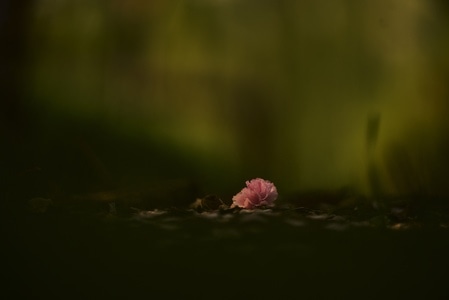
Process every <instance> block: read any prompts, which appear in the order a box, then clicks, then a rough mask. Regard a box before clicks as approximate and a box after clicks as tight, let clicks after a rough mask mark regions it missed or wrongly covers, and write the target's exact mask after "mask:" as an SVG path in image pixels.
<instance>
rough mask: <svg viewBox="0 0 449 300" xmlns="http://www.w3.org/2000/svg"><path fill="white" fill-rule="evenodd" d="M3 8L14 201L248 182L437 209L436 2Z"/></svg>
mask: <svg viewBox="0 0 449 300" xmlns="http://www.w3.org/2000/svg"><path fill="white" fill-rule="evenodd" d="M19 2H20V3H19ZM0 8H1V14H0V22H1V28H2V30H1V31H2V43H1V44H2V45H1V49H2V50H1V51H2V55H1V61H0V63H1V69H2V74H1V76H2V77H1V85H2V86H1V91H0V93H1V98H2V99H1V107H0V109H1V113H0V117H1V120H0V125H1V134H2V146H1V149H0V151H1V157H2V158H1V164H2V165H1V168H2V181H3V182H4V183H6V186H7V188H5V189H3V193H9V194H8V195H9V196H11V195H14V197H13V198H21V199H22V198H23V199H29V198H31V197H45V198H55V197H58V196H60V195H71V194H82V193H93V192H102V191H109V190H112V191H116V190H123V189H128V190H129V189H131V190H139V189H144V190H145V189H150V192H151V193H153V194H158V193H160V194H164V193H167V194H168V195H169V196H167V197H164V196H161V197H160V199H162V200H161V201H166V200H167V199H169V198H173V197H175V198H176V197H178V196H179V195H178V192H179V193H180V195H181V196H179V197H181V198H188V201H190V200H192V199H193V198H194V197H196V196H198V195H205V194H208V193H214V194H218V195H220V196H221V197H224V198H228V199H229V198H230V197H231V196H232V195H233V194H234V193H236V192H238V191H239V190H240V189H241V188H242V187H243V185H244V181H245V180H248V179H251V178H254V177H263V178H266V179H269V180H272V181H273V182H274V183H275V184H276V185H277V186H278V190H279V191H280V194H281V197H283V196H284V197H285V195H289V194H294V193H297V192H300V191H307V190H316V189H320V190H335V189H341V188H350V189H351V190H353V191H355V192H356V193H360V194H364V195H408V194H419V195H424V196H438V197H439V196H448V195H449V188H448V187H449V158H448V155H447V153H449V152H448V150H449V123H448V118H447V116H448V113H449V55H448V53H449V38H448V37H449V19H448V17H449V6H448V4H447V3H446V2H445V1H443V0H433V1H427V0H393V1H391V0H376V1H370V0H361V1H353V0H335V1H327V0H313V1H312V0H303V1H289V0H276V1H275V0H245V1H241V0H170V1H168V0H152V1H144V0H126V1H125V0H110V1H100V0H76V1H74V0H58V1H56V0H34V1H33V0H27V1H13V0H10V1H2V4H1V7H0ZM8 195H7V196H8ZM103 196H104V197H106V198H107V197H108V196H107V195H106V196H105V195H104V194H103ZM111 197H112V196H111ZM106 200H107V199H106ZM167 201H169V200H167ZM186 201H187V200H186Z"/></svg>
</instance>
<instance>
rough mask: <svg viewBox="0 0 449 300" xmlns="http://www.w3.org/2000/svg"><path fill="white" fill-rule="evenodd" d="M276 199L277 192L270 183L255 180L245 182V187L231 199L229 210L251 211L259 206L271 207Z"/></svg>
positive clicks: (258, 179)
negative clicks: (241, 209) (245, 209)
mask: <svg viewBox="0 0 449 300" xmlns="http://www.w3.org/2000/svg"><path fill="white" fill-rule="evenodd" d="M277 197H278V192H277V189H276V187H275V186H274V184H273V183H272V182H270V181H268V180H264V179H261V178H256V179H252V180H251V181H247V182H246V187H245V188H243V189H242V190H241V191H240V192H239V193H238V194H237V195H235V196H234V197H232V205H231V208H233V207H241V208H247V209H253V208H255V207H259V206H273V205H274V201H275V200H276V199H277Z"/></svg>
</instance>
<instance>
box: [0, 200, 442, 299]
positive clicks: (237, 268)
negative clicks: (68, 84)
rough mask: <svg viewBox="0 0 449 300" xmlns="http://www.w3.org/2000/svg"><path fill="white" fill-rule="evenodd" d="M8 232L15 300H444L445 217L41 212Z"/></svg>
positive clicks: (13, 222) (14, 222)
mask: <svg viewBox="0 0 449 300" xmlns="http://www.w3.org/2000/svg"><path fill="white" fill-rule="evenodd" d="M38 202H39V201H38ZM44 202H45V201H44ZM34 204H35V205H36V203H34ZM38 204H39V203H38ZM41 204H42V203H41ZM37 207H38V208H39V206H37ZM4 221H5V225H6V226H5V229H6V230H5V231H4V234H3V236H4V238H3V240H4V242H5V243H4V244H3V248H4V250H6V253H5V256H4V257H5V260H6V261H5V264H4V266H3V271H4V274H5V275H6V277H4V278H5V279H3V283H4V285H5V289H4V292H5V293H7V291H9V292H11V293H12V295H15V296H16V297H12V298H10V299H13V298H16V299H17V298H19V297H20V296H26V298H27V299H53V298H54V299H69V298H73V299H89V298H95V299H110V298H121V299H132V298H133V297H139V298H143V299H257V298H262V299H268V298H276V299H330V298H333V299H346V298H350V299H448V296H449V283H448V279H449V257H448V254H449V229H448V228H447V227H448V226H447V225H448V224H449V223H448V221H449V219H448V218H447V217H446V215H445V214H443V213H440V211H429V212H428V213H427V214H426V216H422V217H420V218H412V217H409V216H405V217H404V216H402V215H401V212H400V211H399V212H398V211H396V212H395V211H393V213H385V211H376V210H372V211H369V212H367V211H364V212H362V211H360V210H358V211H357V210H354V209H352V210H350V211H349V212H348V211H345V210H342V211H334V212H333V213H330V212H328V211H323V210H313V209H308V208H304V207H295V206H289V207H287V206H285V207H282V208H280V207H277V208H273V209H260V210H255V211H246V210H235V209H234V210H229V209H228V210H221V211H220V210H216V211H208V210H204V211H201V210H193V209H187V208H183V209H175V208H171V209H159V210H157V209H153V210H135V212H133V213H129V214H126V215H121V214H120V212H117V211H116V207H114V205H113V204H111V205H109V208H108V209H106V210H104V211H101V210H100V211H96V212H95V213H86V212H85V211H71V210H64V209H61V208H45V209H42V210H41V211H39V210H38V211H36V207H35V209H34V210H28V211H25V212H23V213H17V214H15V215H13V216H9V217H8V218H4ZM174 297H175V298H174Z"/></svg>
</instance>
